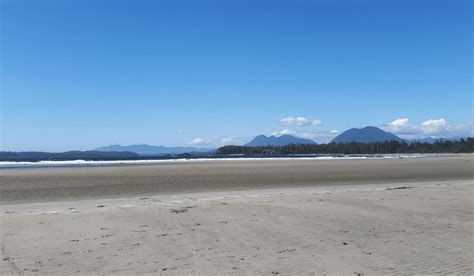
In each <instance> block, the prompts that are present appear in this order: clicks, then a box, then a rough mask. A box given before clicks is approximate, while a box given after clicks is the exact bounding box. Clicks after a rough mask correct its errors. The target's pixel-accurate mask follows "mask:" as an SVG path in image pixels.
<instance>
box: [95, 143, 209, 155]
mask: <svg viewBox="0 0 474 276" xmlns="http://www.w3.org/2000/svg"><path fill="white" fill-rule="evenodd" d="M95 151H107V152H108V151H129V152H135V153H137V154H139V155H164V154H182V153H212V152H214V151H215V150H214V149H211V148H195V147H164V146H151V145H145V144H144V145H129V146H121V145H111V146H106V147H101V148H97V149H95Z"/></svg>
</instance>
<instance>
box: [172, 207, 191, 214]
mask: <svg viewBox="0 0 474 276" xmlns="http://www.w3.org/2000/svg"><path fill="white" fill-rule="evenodd" d="M186 212H188V208H179V209H171V213H175V214H182V213H186Z"/></svg>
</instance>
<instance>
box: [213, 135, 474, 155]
mask: <svg viewBox="0 0 474 276" xmlns="http://www.w3.org/2000/svg"><path fill="white" fill-rule="evenodd" d="M472 152H474V138H467V139H460V140H459V141H449V140H441V141H437V142H435V143H432V144H429V143H420V142H415V143H407V142H398V141H385V142H376V143H358V142H351V143H329V144H319V145H310V144H289V145H286V146H259V147H248V146H224V147H220V148H218V149H217V154H223V155H226V154H243V155H291V154H390V153H395V154H396V153H472Z"/></svg>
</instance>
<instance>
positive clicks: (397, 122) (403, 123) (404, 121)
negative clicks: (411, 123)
mask: <svg viewBox="0 0 474 276" xmlns="http://www.w3.org/2000/svg"><path fill="white" fill-rule="evenodd" d="M390 124H391V125H393V126H407V125H408V118H402V119H396V120H395V121H393V122H391V123H390Z"/></svg>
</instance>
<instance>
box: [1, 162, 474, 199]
mask: <svg viewBox="0 0 474 276" xmlns="http://www.w3.org/2000/svg"><path fill="white" fill-rule="evenodd" d="M473 162H474V155H460V156H450V157H438V158H436V157H431V158H408V159H398V158H397V159H371V160H297V159H293V160H257V161H255V160H253V161H252V160H246V161H225V162H220V161H212V162H188V163H179V164H166V165H133V166H103V167H73V168H41V169H36V168H23V169H9V170H0V204H6V203H13V202H20V203H21V202H39V201H58V200H59V201H60V200H62V199H71V200H74V199H84V198H113V197H126V196H148V195H159V194H161V195H170V194H180V193H195V192H211V191H234V190H252V189H268V188H289V187H318V186H330V185H359V184H363V183H397V182H424V181H441V180H466V179H472V178H473V175H474V173H473V170H472V166H473V165H472V164H473Z"/></svg>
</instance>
